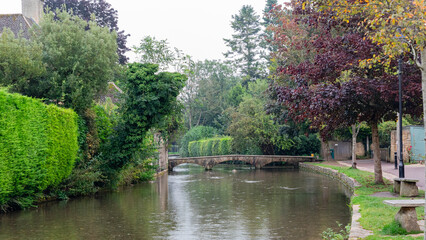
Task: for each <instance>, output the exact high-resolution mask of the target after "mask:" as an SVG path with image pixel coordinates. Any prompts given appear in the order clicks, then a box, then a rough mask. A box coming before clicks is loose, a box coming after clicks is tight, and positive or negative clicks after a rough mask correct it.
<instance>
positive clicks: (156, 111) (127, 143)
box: [104, 63, 186, 174]
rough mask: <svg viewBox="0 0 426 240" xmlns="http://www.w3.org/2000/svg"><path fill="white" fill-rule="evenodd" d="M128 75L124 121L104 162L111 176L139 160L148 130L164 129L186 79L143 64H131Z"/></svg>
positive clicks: (123, 112)
mask: <svg viewBox="0 0 426 240" xmlns="http://www.w3.org/2000/svg"><path fill="white" fill-rule="evenodd" d="M126 76H127V77H126V82H125V102H124V103H123V105H122V106H121V108H120V112H121V114H122V118H121V121H120V123H119V126H118V127H117V129H116V131H115V133H114V135H113V137H112V138H111V142H110V146H109V148H108V149H109V154H106V155H105V159H104V160H105V161H104V171H106V173H107V174H115V173H116V171H117V170H120V169H121V168H122V167H124V166H126V165H127V164H129V163H131V162H132V161H133V162H134V161H136V159H135V158H134V156H133V155H134V153H135V152H136V151H138V150H139V149H140V147H141V144H142V141H143V139H144V137H145V136H146V134H147V132H148V130H149V129H151V128H152V127H158V126H160V125H161V124H162V123H163V122H164V121H167V117H168V116H170V115H171V114H173V113H174V108H173V106H176V105H177V96H178V94H179V92H180V90H181V89H182V87H183V86H184V83H185V80H186V76H185V75H182V74H179V73H167V72H161V73H158V65H155V64H141V63H132V64H129V67H128V69H127V71H126Z"/></svg>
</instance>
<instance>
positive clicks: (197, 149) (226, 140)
mask: <svg viewBox="0 0 426 240" xmlns="http://www.w3.org/2000/svg"><path fill="white" fill-rule="evenodd" d="M188 151H189V157H200V156H218V155H229V154H232V138H231V137H216V138H208V139H203V140H199V141H192V142H189V145H188Z"/></svg>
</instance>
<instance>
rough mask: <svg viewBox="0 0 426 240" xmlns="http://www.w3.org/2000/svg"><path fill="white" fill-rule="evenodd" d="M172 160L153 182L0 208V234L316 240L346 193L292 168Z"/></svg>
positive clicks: (342, 211) (342, 209)
mask: <svg viewBox="0 0 426 240" xmlns="http://www.w3.org/2000/svg"><path fill="white" fill-rule="evenodd" d="M231 170H232V169H231V168H221V167H215V168H214V170H213V171H204V170H203V169H201V168H197V167H195V168H194V167H190V166H179V167H177V168H175V172H173V173H171V174H170V175H168V176H167V175H165V176H162V177H160V178H158V179H157V180H156V181H155V182H152V183H144V184H139V185H137V186H133V187H128V188H125V189H121V190H119V191H116V192H112V193H106V194H102V195H98V196H95V197H85V198H79V199H76V200H69V201H63V202H54V203H50V204H46V205H43V206H40V207H39V208H37V209H31V210H25V211H19V212H14V213H9V214H3V215H0V239H19V240H21V239H55V240H56V239H84V240H90V239H184V240H187V239H221V240H224V239H298V240H299V239H304V240H305V239H321V236H320V234H321V232H323V231H324V230H326V229H327V228H328V227H333V228H334V227H336V226H337V224H336V221H338V222H340V223H342V224H343V225H346V224H348V223H349V221H350V209H349V207H348V204H349V195H350V192H349V191H348V190H347V189H346V188H345V187H344V186H342V185H341V184H339V183H336V182H335V181H333V180H331V179H330V178H328V177H325V176H321V175H317V174H314V173H308V172H304V171H298V170H284V169H270V170H250V169H239V170H237V171H236V172H235V171H231Z"/></svg>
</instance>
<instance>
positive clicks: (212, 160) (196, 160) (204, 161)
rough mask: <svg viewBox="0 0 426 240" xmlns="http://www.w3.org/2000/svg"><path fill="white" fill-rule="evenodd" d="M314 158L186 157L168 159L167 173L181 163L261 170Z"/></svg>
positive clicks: (265, 156) (263, 156)
mask: <svg viewBox="0 0 426 240" xmlns="http://www.w3.org/2000/svg"><path fill="white" fill-rule="evenodd" d="M315 160H316V159H315V158H314V157H305V156H303V157H302V156H276V155H223V156H204V157H188V158H174V159H169V171H172V170H173V168H174V167H176V166H178V165H180V164H183V163H192V164H197V165H200V166H202V167H204V168H205V169H206V170H210V169H212V168H213V167H214V166H216V165H217V164H219V163H222V162H228V161H241V162H245V163H248V164H250V165H252V166H254V167H255V168H262V167H264V166H265V165H268V164H270V163H273V162H287V163H290V164H293V165H297V166H298V164H299V162H313V161H315Z"/></svg>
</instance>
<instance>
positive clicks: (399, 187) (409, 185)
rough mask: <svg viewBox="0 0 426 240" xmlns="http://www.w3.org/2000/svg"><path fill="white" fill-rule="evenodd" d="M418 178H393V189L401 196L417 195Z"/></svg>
mask: <svg viewBox="0 0 426 240" xmlns="http://www.w3.org/2000/svg"><path fill="white" fill-rule="evenodd" d="M418 181H419V180H417V179H410V178H395V179H394V184H393V190H394V192H395V193H399V195H400V196H402V197H415V196H418V195H419V188H418V187H417V185H416V183H417V182H418Z"/></svg>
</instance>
